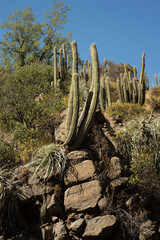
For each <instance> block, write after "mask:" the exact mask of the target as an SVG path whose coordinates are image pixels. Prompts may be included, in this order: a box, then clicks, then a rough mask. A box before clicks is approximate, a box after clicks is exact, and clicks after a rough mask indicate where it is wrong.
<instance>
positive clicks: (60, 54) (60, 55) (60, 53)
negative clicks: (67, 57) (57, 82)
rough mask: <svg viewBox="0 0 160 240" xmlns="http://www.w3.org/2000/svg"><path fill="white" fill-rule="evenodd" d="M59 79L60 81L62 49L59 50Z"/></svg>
mask: <svg viewBox="0 0 160 240" xmlns="http://www.w3.org/2000/svg"><path fill="white" fill-rule="evenodd" d="M59 79H62V48H60V49H59Z"/></svg>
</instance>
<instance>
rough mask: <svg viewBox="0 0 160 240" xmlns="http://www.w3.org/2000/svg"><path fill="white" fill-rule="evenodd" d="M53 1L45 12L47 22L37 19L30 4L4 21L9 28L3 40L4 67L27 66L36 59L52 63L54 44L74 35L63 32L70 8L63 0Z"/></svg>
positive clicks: (3, 26) (4, 24) (3, 23)
mask: <svg viewBox="0 0 160 240" xmlns="http://www.w3.org/2000/svg"><path fill="white" fill-rule="evenodd" d="M52 1H53V3H54V4H53V5H52V6H51V8H52V10H51V11H49V12H45V15H44V17H45V19H46V21H45V22H44V23H39V22H37V21H36V15H34V13H33V11H32V9H31V8H30V7H26V8H25V10H24V11H21V10H15V11H14V13H13V14H11V15H9V17H8V21H4V22H2V24H1V28H3V29H5V30H6V33H5V34H4V36H3V40H2V41H0V47H1V58H2V62H1V65H2V66H3V67H4V66H5V67H6V68H7V69H10V68H11V66H14V68H15V67H19V66H24V65H25V64H28V63H31V62H33V61H41V62H44V61H46V62H49V60H50V59H51V57H52V56H53V46H54V45H55V44H56V45H57V46H58V45H60V44H61V43H62V42H65V43H68V42H69V39H70V36H71V34H70V33H69V35H68V36H67V37H63V36H62V34H61V30H62V29H63V25H64V24H65V23H66V21H67V17H66V13H67V11H68V10H69V7H68V6H65V5H64V3H63V2H62V1H59V0H52Z"/></svg>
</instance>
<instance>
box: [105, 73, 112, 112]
mask: <svg viewBox="0 0 160 240" xmlns="http://www.w3.org/2000/svg"><path fill="white" fill-rule="evenodd" d="M106 89H107V103H108V107H110V106H111V105H112V102H111V90H110V80H109V77H106Z"/></svg>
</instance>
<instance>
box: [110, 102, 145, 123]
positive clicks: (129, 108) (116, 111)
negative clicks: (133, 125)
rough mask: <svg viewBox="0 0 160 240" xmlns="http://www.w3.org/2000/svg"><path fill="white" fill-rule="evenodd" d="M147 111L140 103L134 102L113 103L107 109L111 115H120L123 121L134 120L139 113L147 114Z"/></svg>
mask: <svg viewBox="0 0 160 240" xmlns="http://www.w3.org/2000/svg"><path fill="white" fill-rule="evenodd" d="M145 114H147V111H146V110H145V109H144V108H143V107H142V106H141V105H139V104H134V103H119V102H117V103H113V104H112V106H111V107H108V108H107V109H106V111H105V115H107V116H109V117H117V116H118V117H120V118H121V119H122V120H123V121H128V120H132V119H133V118H136V117H138V116H139V115H145Z"/></svg>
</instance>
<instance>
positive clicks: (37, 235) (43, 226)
mask: <svg viewBox="0 0 160 240" xmlns="http://www.w3.org/2000/svg"><path fill="white" fill-rule="evenodd" d="M64 115H65V113H64ZM101 117H102V116H101V115H99V116H97V119H96V120H95V125H94V126H93V128H92V131H90V132H89V134H88V136H87V137H86V139H85V142H84V145H82V147H83V148H82V149H78V150H75V151H70V152H69V150H68V149H67V150H66V152H67V153H66V155H67V160H68V161H67V167H66V168H65V171H64V172H63V174H62V178H61V179H59V178H56V177H55V176H54V175H53V176H50V178H49V179H47V180H45V181H44V174H45V171H44V172H42V174H41V175H38V176H36V175H35V176H34V177H33V175H34V172H35V167H34V166H31V165H26V166H23V167H22V166H21V167H19V168H16V169H15V171H14V173H15V174H14V177H13V179H12V181H13V182H14V191H13V192H12V194H11V192H9V196H8V198H7V200H6V201H5V203H6V205H5V206H6V207H7V208H6V209H7V210H6V209H3V211H2V205H3V204H4V203H3V204H2V202H0V210H1V212H0V213H1V217H0V239H22V240H23V239H28V240H31V239H32V240H50V239H54V240H68V239H69V240H71V239H72V240H83V239H84V240H85V239H86V240H87V239H88V240H91V239H93V240H96V239H97V240H102V239H103V240H105V239H109V240H123V239H124V237H125V239H136V240H137V239H139V240H142V239H144V238H145V239H154V240H158V239H160V238H159V233H158V222H154V221H153V220H152V221H151V220H150V219H155V216H159V212H160V211H159V212H158V210H157V209H158V208H159V203H158V204H157V205H156V207H155V209H156V211H155V212H154V215H151V213H150V212H149V210H148V209H149V207H150V205H152V204H148V203H145V200H144V199H143V198H142V197H141V195H140V194H137V193H136V192H135V189H133V187H132V188H130V185H129V181H128V176H126V175H125V171H124V168H123V165H122V160H121V158H120V157H117V156H115V155H114V153H115V148H114V145H113V144H112V142H111V141H109V140H108V139H107V135H106V134H105V133H104V132H103V122H105V119H102V118H101ZM97 122H98V123H99V124H98V123H97ZM64 125H65V124H64V121H63V122H62V124H61V125H60V127H59V128H57V130H56V134H57V137H56V138H57V142H59V143H61V142H62V140H63V138H64V137H65V135H64ZM5 194H6V192H5ZM12 200H13V201H12ZM0 201H1V199H0ZM15 203H16V204H19V205H16V207H15V206H14V204H15ZM1 204H2V205H1ZM7 204H9V205H7ZM17 206H18V207H17ZM8 209H9V210H12V211H10V212H9V214H7V213H8V212H7V211H8ZM4 210H5V211H4ZM13 210H14V211H13ZM12 212H13V213H14V218H13V219H12V217H13V216H11V219H10V220H14V221H12V222H11V224H10V225H8V219H7V221H4V219H5V217H6V216H8V215H10V214H11V215H12ZM2 215H3V217H2ZM17 216H18V221H17V222H16V221H15V217H17ZM146 216H147V221H146ZM13 222H14V224H15V223H16V224H15V226H14V227H15V228H14V229H13V228H11V226H13V225H14V224H13ZM5 224H6V225H5ZM5 229H7V231H6V230H5ZM8 229H9V231H8ZM5 231H6V232H5Z"/></svg>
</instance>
